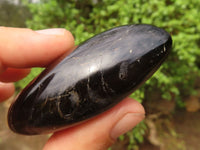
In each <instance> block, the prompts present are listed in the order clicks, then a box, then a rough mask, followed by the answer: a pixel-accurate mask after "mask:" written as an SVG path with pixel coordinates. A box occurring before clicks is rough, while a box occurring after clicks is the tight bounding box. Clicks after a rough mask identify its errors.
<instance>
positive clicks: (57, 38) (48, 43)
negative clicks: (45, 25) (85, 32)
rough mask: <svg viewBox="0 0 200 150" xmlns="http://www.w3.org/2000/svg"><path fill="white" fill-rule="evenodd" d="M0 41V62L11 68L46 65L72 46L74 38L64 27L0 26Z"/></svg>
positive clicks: (68, 50)
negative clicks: (35, 29)
mask: <svg viewBox="0 0 200 150" xmlns="http://www.w3.org/2000/svg"><path fill="white" fill-rule="evenodd" d="M0 41H1V42H0V64H1V66H2V65H3V66H6V67H12V68H29V67H35V66H37V67H41V66H46V65H47V64H49V63H50V62H52V61H53V60H54V59H56V58H58V57H59V56H60V55H61V54H63V53H66V52H70V50H71V49H72V48H73V47H74V38H73V36H72V34H71V33H70V32H69V31H67V30H65V29H47V30H40V31H37V32H35V31H32V30H30V29H19V28H8V27H0Z"/></svg>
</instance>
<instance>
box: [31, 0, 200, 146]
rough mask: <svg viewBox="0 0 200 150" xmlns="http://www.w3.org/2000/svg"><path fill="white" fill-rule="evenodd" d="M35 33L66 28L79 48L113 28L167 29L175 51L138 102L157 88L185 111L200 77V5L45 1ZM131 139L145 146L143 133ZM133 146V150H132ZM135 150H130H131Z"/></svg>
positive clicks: (36, 9) (35, 10)
mask: <svg viewBox="0 0 200 150" xmlns="http://www.w3.org/2000/svg"><path fill="white" fill-rule="evenodd" d="M27 5H28V6H29V8H30V11H31V13H32V15H33V18H32V19H31V20H29V21H27V26H28V27H29V28H32V29H35V30H36V29H44V28H57V27H59V28H66V29H68V30H70V31H71V32H72V33H73V35H74V36H75V40H76V44H80V43H81V42H82V41H84V40H86V39H88V38H90V37H91V36H93V35H95V34H97V33H100V32H102V31H104V30H107V29H109V28H112V27H115V26H120V25H125V24H138V23H145V24H153V25H156V26H158V27H161V28H164V29H165V30H167V31H168V32H170V34H171V35H172V38H173V43H174V44H173V50H172V52H171V54H170V56H169V57H168V59H167V61H166V62H165V63H164V64H163V65H162V67H161V68H160V69H159V70H158V71H157V73H156V74H155V75H154V76H153V77H152V78H151V79H150V80H148V81H147V82H146V84H145V85H144V86H142V87H141V88H140V89H139V90H137V91H136V92H135V93H134V94H133V95H132V97H134V98H137V99H138V100H139V101H142V99H144V98H145V91H146V90H151V91H153V89H154V88H155V87H156V89H160V90H161V92H162V97H163V98H164V99H168V100H170V99H171V98H172V96H173V97H175V99H176V100H177V104H178V105H179V106H184V103H183V102H182V101H181V97H183V96H186V95H189V94H191V93H192V92H193V87H194V82H195V79H196V78H197V77H198V76H199V73H200V72H199V67H198V66H199V64H200V61H199V59H198V58H199V56H200V17H199V12H200V3H199V1H198V0H193V1H191V0H185V1H182V0H162V1H159V0H151V1H147V0H118V1H116V0H84V1H82V0H68V1H66V0H42V1H41V2H40V3H36V4H29V3H27ZM134 130H135V131H134V132H130V133H129V137H130V141H131V143H134V144H135V142H140V141H142V135H143V133H144V128H142V129H141V131H140V128H135V129H134ZM134 144H132V146H130V147H132V149H133V147H134V146H133V145H134ZM130 149H131V148H130Z"/></svg>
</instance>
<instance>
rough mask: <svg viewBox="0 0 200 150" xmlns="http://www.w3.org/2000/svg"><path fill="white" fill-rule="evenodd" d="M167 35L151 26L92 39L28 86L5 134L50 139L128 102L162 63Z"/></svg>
mask: <svg viewBox="0 0 200 150" xmlns="http://www.w3.org/2000/svg"><path fill="white" fill-rule="evenodd" d="M171 45H172V40H171V37H170V35H169V34H168V33H167V32H165V31H164V30H162V29H160V28H157V27H154V26H151V25H127V26H121V27H116V28H113V29H111V30H108V31H106V32H103V33H101V34H98V35H96V36H94V37H93V38H91V39H89V40H87V41H86V42H84V43H83V44H81V45H80V46H79V47H78V48H77V49H76V50H75V51H74V52H72V53H71V54H70V55H68V56H67V57H65V58H64V59H62V60H61V61H59V62H57V63H54V64H53V65H51V66H50V67H49V68H47V69H46V70H44V71H43V72H42V73H41V75H40V76H38V77H37V78H36V79H35V80H34V81H32V82H31V83H30V84H29V85H28V86H27V87H26V88H25V89H24V90H23V91H22V92H21V93H20V95H19V96H18V97H17V99H16V101H15V102H14V103H13V104H12V105H11V107H10V109H9V113H8V123H9V126H10V128H11V129H12V130H13V131H14V132H17V133H20V134H27V135H34V134H43V133H50V132H54V131H57V130H61V129H63V128H67V127H70V126H72V125H75V124H77V123H80V122H82V121H84V120H86V119H88V118H91V117H93V116H95V115H97V114H100V113H102V112H104V111H106V110H108V109H109V108H111V107H112V106H114V105H115V104H117V103H118V102H120V101H121V100H122V99H123V98H125V97H127V96H128V95H129V94H131V93H132V92H133V91H134V90H136V89H137V88H138V86H139V85H141V84H142V83H143V82H144V81H145V80H147V79H148V78H149V77H150V76H151V75H152V74H153V73H154V72H155V71H156V69H158V67H159V66H160V65H161V63H162V62H163V61H164V60H165V58H166V56H167V55H168V53H169V51H170V49H171Z"/></svg>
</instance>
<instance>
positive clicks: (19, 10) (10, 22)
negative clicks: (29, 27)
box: [0, 0, 31, 27]
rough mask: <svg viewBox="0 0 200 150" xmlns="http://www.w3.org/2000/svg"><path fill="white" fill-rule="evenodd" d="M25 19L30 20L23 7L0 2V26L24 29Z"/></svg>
mask: <svg viewBox="0 0 200 150" xmlns="http://www.w3.org/2000/svg"><path fill="white" fill-rule="evenodd" d="M27 18H31V14H30V12H29V10H28V8H27V7H25V6H24V5H20V4H19V5H15V4H13V3H11V2H9V1H6V0H1V1H0V26H9V27H10V26H11V27H25V26H26V24H25V20H26V19H27Z"/></svg>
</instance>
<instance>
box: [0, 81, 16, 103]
mask: <svg viewBox="0 0 200 150" xmlns="http://www.w3.org/2000/svg"><path fill="white" fill-rule="evenodd" d="M14 92H15V86H14V84H12V83H2V82H0V102H1V101H3V100H6V99H8V98H9V97H11V96H12V95H13V94H14Z"/></svg>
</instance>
